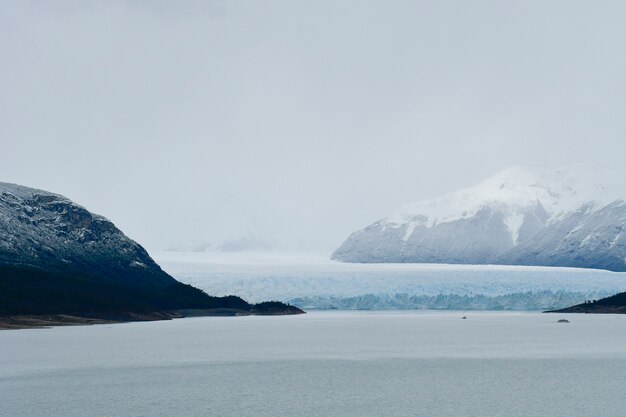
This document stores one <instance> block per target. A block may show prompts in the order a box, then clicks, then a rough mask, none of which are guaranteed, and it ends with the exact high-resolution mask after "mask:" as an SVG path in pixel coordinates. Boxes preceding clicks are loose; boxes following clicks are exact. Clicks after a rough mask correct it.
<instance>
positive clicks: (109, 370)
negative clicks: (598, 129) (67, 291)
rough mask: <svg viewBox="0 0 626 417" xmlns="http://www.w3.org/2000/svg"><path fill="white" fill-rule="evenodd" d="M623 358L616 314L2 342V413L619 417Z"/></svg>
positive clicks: (410, 316)
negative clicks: (563, 319) (565, 322)
mask: <svg viewBox="0 0 626 417" xmlns="http://www.w3.org/2000/svg"><path fill="white" fill-rule="evenodd" d="M462 316H467V319H466V320H463V319H462ZM563 317H566V318H567V319H569V320H570V321H571V322H570V323H567V324H561V323H557V320H558V319H560V318H563ZM625 346H626V316H618V315H561V314H556V315H555V314H540V313H519V312H506V313H502V312H458V311H450V312H432V311H422V312H416V311H411V312H390V311H386V312H350V311H335V312H312V313H309V314H307V315H301V316H285V317H201V318H188V319H179V320H173V321H163V322H146V323H125V324H115V325H95V326H78V327H57V328H53V329H29V330H12V331H1V332H0V405H1V406H0V415H2V416H7V417H22V416H24V417H27V416H28V417H37V416H59V417H72V416H81V417H84V416H94V417H96V416H97V417H104V416H175V415H177V416H205V417H206V416H216V417H217V416H219V417H225V416H233V417H234V416H237V417H244V416H268V417H269V416H272V417H274V416H325V417H327V416H355V417H356V416H359V417H365V416H430V417H433V416H434V417H436V416H455V417H457V416H464V417H467V416H476V417H479V416H480V417H485V416H491V417H494V416H502V417H505V416H506V417H515V416H520V417H521V416H524V417H528V416H550V417H558V416H563V417H566V416H567V417H576V416H581V417H582V416H585V417H590V416H602V417H606V416H618V415H623V410H624V409H625V408H626V397H625V396H624V393H623V387H624V384H625V383H626V348H625Z"/></svg>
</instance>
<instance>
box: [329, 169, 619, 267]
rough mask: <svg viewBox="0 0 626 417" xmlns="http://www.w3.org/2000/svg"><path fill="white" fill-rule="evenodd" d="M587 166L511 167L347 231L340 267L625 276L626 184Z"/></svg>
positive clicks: (340, 250) (339, 256)
mask: <svg viewBox="0 0 626 417" xmlns="http://www.w3.org/2000/svg"><path fill="white" fill-rule="evenodd" d="M619 180H620V179H619V178H615V177H612V176H610V175H609V174H608V173H607V172H606V171H605V170H604V169H601V168H598V167H593V168H588V169H586V170H584V171H583V172H580V171H572V170H545V169H536V168H526V167H516V168H510V169H507V170H505V171H502V172H500V173H498V174H496V175H494V176H493V177H490V178H488V179H486V180H485V181H483V182H481V183H479V184H477V185H474V186H472V187H469V188H466V189H463V190H460V191H456V192H453V193H450V194H447V195H445V196H443V197H440V198H436V199H432V200H425V201H420V202H417V203H413V204H409V205H407V206H405V207H403V208H401V209H400V210H399V211H397V212H396V213H394V214H392V215H391V216H389V217H387V218H384V219H382V220H380V221H378V222H376V223H374V224H372V225H370V226H368V227H366V228H365V229H362V230H359V231H357V232H355V233H353V234H352V235H351V236H350V237H349V238H348V239H347V240H346V241H345V242H344V243H343V244H342V245H341V246H340V247H339V248H338V249H337V250H336V251H335V252H334V253H333V255H332V258H333V259H335V260H339V261H344V262H365V263H370V262H417V263H464V264H510V265H545V266H572V267H583V268H601V269H609V270H613V271H626V234H625V233H624V228H625V224H626V203H625V202H624V199H625V198H626V192H625V191H626V187H623V186H621V184H620V183H619Z"/></svg>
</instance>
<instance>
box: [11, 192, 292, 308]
mask: <svg viewBox="0 0 626 417" xmlns="http://www.w3.org/2000/svg"><path fill="white" fill-rule="evenodd" d="M283 306H284V307H283V309H282V311H283V314H289V313H298V312H300V310H298V309H296V308H293V307H290V306H286V305H283ZM214 309H220V310H224V309H226V310H228V311H231V313H233V314H235V313H237V312H239V313H241V314H264V313H268V314H273V313H274V312H275V311H276V308H275V307H273V308H271V309H264V308H263V306H260V307H255V306H253V305H250V304H248V303H247V302H245V301H244V300H242V299H241V298H239V297H234V296H231V297H211V296H209V295H207V294H205V293H204V292H203V291H201V290H199V289H197V288H194V287H192V286H189V285H185V284H182V283H180V282H178V281H176V280H175V279H174V278H172V277H171V276H170V275H168V274H167V273H165V272H164V271H163V270H162V269H161V268H160V267H159V266H158V265H157V264H156V262H154V260H152V258H151V257H150V256H149V255H148V253H147V252H146V251H145V250H144V248H142V247H141V246H140V245H139V244H137V243H136V242H134V241H133V240H131V239H129V238H128V237H127V236H125V235H124V234H123V233H122V232H121V231H120V230H119V229H118V228H117V227H115V225H113V223H111V222H110V221H108V220H107V219H105V218H104V217H102V216H98V215H96V214H93V213H90V212H89V211H88V210H86V209H85V208H83V207H81V206H79V205H77V204H75V203H73V202H72V201H71V200H69V199H67V198H65V197H63V196H60V195H57V194H52V193H49V192H46V191H41V190H36V189H32V188H27V187H23V186H19V185H14V184H6V183H0V315H2V316H8V315H40V314H72V315H79V316H90V317H97V316H101V317H111V316H112V315H121V316H124V315H127V314H128V313H133V314H143V315H147V316H145V317H148V318H149V317H150V314H152V313H156V312H170V313H171V314H172V315H179V314H180V313H176V312H177V311H180V310H204V313H205V314H206V313H208V310H214ZM266 310H267V311H266ZM161 316H162V315H161V314H157V316H156V317H161Z"/></svg>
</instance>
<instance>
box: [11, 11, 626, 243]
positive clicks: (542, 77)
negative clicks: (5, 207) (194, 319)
mask: <svg viewBox="0 0 626 417" xmlns="http://www.w3.org/2000/svg"><path fill="white" fill-rule="evenodd" d="M624 22H626V2H624V1H615V2H608V1H587V2H576V1H569V0H568V1H544V0H541V1H536V2H535V1H519V2H518V1H465V0H462V1H441V0H436V1H407V2H401V1H395V2H394V1H378V2H365V1H361V0H358V1H336V0H334V1H326V2H325V1H293V0H287V1H250V2H247V1H234V2H233V1H228V2H227V1H224V2H213V1H205V2H193V1H190V2H181V1H176V2H174V1H152V2H143V1H106V2H105V1H95V2H93V3H90V2H88V1H48V2H43V1H32V2H31V1H4V2H1V3H0V145H1V146H0V155H1V159H0V160H1V162H0V181H6V182H15V183H19V184H23V185H28V186H32V187H37V188H43V189H46V190H50V191H54V192H58V193H61V194H64V195H66V196H68V197H70V198H72V199H74V200H75V201H77V202H78V203H80V204H82V205H84V206H86V207H87V208H88V209H90V210H91V211H94V212H97V213H100V214H103V215H105V216H106V217H108V218H109V219H111V220H112V221H114V222H115V223H116V224H117V225H118V226H119V227H120V228H122V230H124V231H125V232H126V233H127V234H128V235H129V236H130V237H132V238H134V239H136V240H138V241H139V242H140V243H142V244H144V245H145V246H147V247H148V248H149V249H160V248H166V247H169V246H176V245H183V244H186V243H198V242H220V241H222V240H225V239H232V238H236V237H238V236H241V235H244V234H246V233H251V234H253V235H255V236H259V237H261V238H265V239H267V238H271V239H275V240H278V241H284V242H287V244H288V246H292V247H300V248H305V249H310V250H316V251H322V252H327V253H330V252H331V251H332V250H333V249H334V248H335V247H336V246H338V245H339V244H340V243H341V242H342V241H343V239H344V238H345V237H347V235H348V234H349V233H350V232H352V231H354V230H355V229H358V228H361V227H363V226H365V225H367V224H369V223H371V222H373V221H376V220H378V219H379V218H382V217H384V216H386V215H387V214H389V213H390V212H392V211H394V210H395V209H397V208H398V207H399V206H401V205H403V204H405V203H409V202H411V201H414V200H419V199H422V198H428V197H434V196H437V195H440V194H442V193H445V192H448V191H451V190H454V189H457V188H461V187H464V186H467V185H470V184H472V183H474V182H477V181H479V180H481V179H483V178H484V177H486V176H489V175H491V174H493V173H495V172H497V171H499V170H501V169H504V168H506V167H509V166H511V165H543V166H552V165H568V164H572V163H576V164H579V163H586V162H589V163H605V164H609V165H613V166H614V167H620V166H626V164H625V163H624V161H625V157H626V135H625V133H626V75H625V74H626V53H625V52H624V51H626V26H625V23H624ZM621 172H622V173H624V174H625V177H626V168H622V169H621Z"/></svg>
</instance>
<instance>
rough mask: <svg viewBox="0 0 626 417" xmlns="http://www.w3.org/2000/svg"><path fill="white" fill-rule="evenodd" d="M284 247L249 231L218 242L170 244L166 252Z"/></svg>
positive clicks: (246, 250) (236, 250)
mask: <svg viewBox="0 0 626 417" xmlns="http://www.w3.org/2000/svg"><path fill="white" fill-rule="evenodd" d="M281 249H284V247H283V246H282V245H281V244H280V243H277V242H276V241H275V240H273V239H270V238H259V237H257V236H255V235H252V234H250V233H248V234H245V235H242V236H239V237H237V238H234V239H228V240H224V241H222V242H220V243H196V244H185V245H173V246H170V247H169V248H168V249H167V251H168V252H196V253H199V252H224V253H229V252H273V251H278V250H281Z"/></svg>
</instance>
